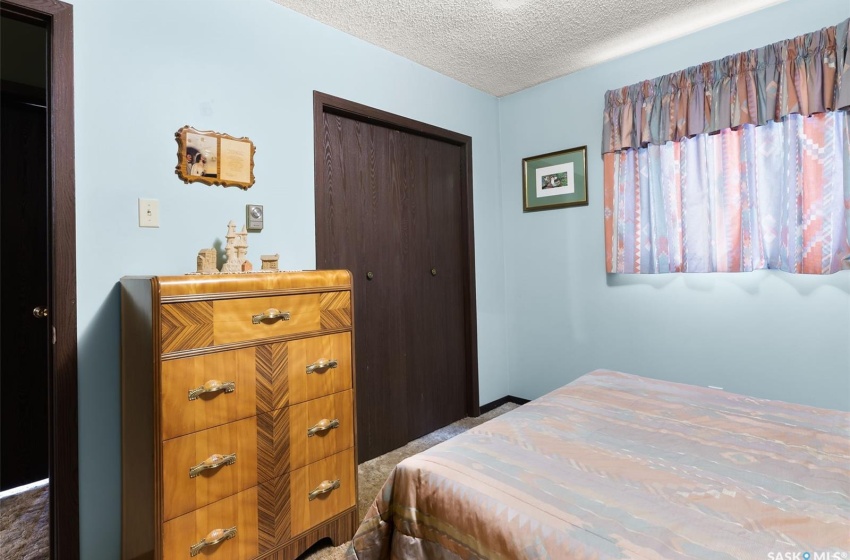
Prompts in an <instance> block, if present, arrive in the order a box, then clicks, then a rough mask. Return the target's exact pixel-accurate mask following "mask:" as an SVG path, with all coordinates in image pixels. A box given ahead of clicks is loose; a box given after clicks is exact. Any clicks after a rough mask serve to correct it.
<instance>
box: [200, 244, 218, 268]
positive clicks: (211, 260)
mask: <svg viewBox="0 0 850 560" xmlns="http://www.w3.org/2000/svg"><path fill="white" fill-rule="evenodd" d="M217 257H218V255H217V254H216V251H215V249H212V248H210V249H201V250H200V251H198V273H199V274H218V268H216V266H215V264H216V259H217Z"/></svg>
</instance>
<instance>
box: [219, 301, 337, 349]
mask: <svg viewBox="0 0 850 560" xmlns="http://www.w3.org/2000/svg"><path fill="white" fill-rule="evenodd" d="M320 329H321V313H320V311H319V294H300V295H294V296H275V297H253V298H242V299H224V300H219V301H214V302H213V341H214V343H215V344H227V343H229V342H242V341H245V340H260V339H263V338H272V337H275V336H285V335H291V334H299V333H307V332H315V331H318V330H320Z"/></svg>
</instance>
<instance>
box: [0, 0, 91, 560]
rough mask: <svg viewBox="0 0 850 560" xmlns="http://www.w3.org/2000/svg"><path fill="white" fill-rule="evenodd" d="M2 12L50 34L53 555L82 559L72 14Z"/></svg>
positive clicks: (2, 5)
mask: <svg viewBox="0 0 850 560" xmlns="http://www.w3.org/2000/svg"><path fill="white" fill-rule="evenodd" d="M0 9H2V11H3V13H5V14H14V15H15V16H16V17H19V18H29V19H30V20H33V21H36V22H38V23H39V24H41V25H44V26H45V27H46V28H47V33H48V41H49V43H48V63H47V72H48V95H47V108H48V117H47V118H48V146H49V155H48V188H49V189H50V195H49V200H50V209H49V212H50V213H49V217H48V227H49V228H50V231H49V239H50V247H51V255H50V291H51V293H50V296H49V301H48V302H47V307H48V309H49V310H50V314H49V315H48V319H49V321H50V325H51V327H52V329H53V336H54V342H53V348H52V356H51V360H50V364H51V372H50V373H51V375H50V379H49V381H48V384H49V387H50V389H49V396H48V399H49V403H48V406H49V409H48V410H49V415H50V417H49V427H50V431H49V435H48V438H49V440H50V442H49V445H50V451H49V461H48V463H49V466H48V473H49V476H50V483H49V488H50V557H51V558H53V559H54V560H60V559H61V560H65V559H68V560H74V559H78V558H79V557H80V523H79V470H78V469H79V465H78V451H77V442H78V434H77V265H76V262H77V256H76V253H77V251H76V218H75V183H74V39H73V28H74V24H73V8H72V7H71V5H70V4H66V3H65V2H60V1H58V0H2V1H0Z"/></svg>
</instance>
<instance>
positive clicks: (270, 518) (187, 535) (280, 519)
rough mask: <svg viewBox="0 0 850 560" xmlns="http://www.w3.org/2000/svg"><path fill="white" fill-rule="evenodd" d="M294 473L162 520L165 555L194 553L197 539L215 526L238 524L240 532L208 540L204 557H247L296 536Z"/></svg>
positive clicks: (177, 558) (177, 557)
mask: <svg viewBox="0 0 850 560" xmlns="http://www.w3.org/2000/svg"><path fill="white" fill-rule="evenodd" d="M289 493H290V487H289V475H284V476H281V477H278V478H276V479H273V480H271V481H269V482H266V483H263V484H259V485H257V486H254V487H253V488H249V489H248V490H245V491H243V492H240V493H238V494H235V495H233V496H230V497H228V498H224V499H223V500H219V501H217V502H213V503H212V504H210V505H208V506H206V507H202V508H199V509H197V510H195V511H192V512H190V513H187V514H185V515H181V516H180V517H175V518H174V519H171V520H169V521H166V522H165V523H164V524H163V525H162V544H163V546H162V548H163V555H162V558H163V560H185V559H188V558H190V557H191V556H190V551H191V548H192V547H193V546H194V545H197V544H199V543H200V542H201V540H202V539H205V540H207V541H209V540H215V539H216V538H218V536H219V535H220V534H221V533H218V534H214V535H213V536H212V537H211V538H209V539H206V537H207V536H208V535H210V533H211V532H212V531H215V530H217V529H220V530H222V531H226V530H228V529H230V528H233V527H235V528H236V535H235V536H234V537H233V538H231V539H225V540H222V541H221V542H220V543H219V544H216V545H209V546H204V547H203V548H202V549H201V550H200V551H199V553H198V555H197V557H198V558H210V559H214V560H246V559H248V558H254V557H255V556H257V555H258V554H265V553H266V552H269V551H271V550H273V549H274V548H275V547H277V546H280V545H281V544H283V543H285V542H286V541H287V540H289V538H290V535H291V533H290V509H289Z"/></svg>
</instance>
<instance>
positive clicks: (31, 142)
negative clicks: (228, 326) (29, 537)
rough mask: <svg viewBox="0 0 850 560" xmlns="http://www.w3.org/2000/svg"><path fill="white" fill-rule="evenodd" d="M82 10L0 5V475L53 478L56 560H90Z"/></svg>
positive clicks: (28, 3) (22, 1)
mask: <svg viewBox="0 0 850 560" xmlns="http://www.w3.org/2000/svg"><path fill="white" fill-rule="evenodd" d="M72 11H73V10H72V8H71V6H70V5H69V4H67V3H64V2H61V1H59V0H0V18H2V29H0V43H1V44H0V78H2V83H1V84H0V92H2V95H0V97H2V115H0V126H1V127H2V139H0V149H2V154H0V175H2V180H0V191H1V193H0V194H2V202H0V206H2V217H0V225H2V235H0V243H2V256H0V258H2V259H3V267H2V269H0V272H1V273H2V280H1V281H0V289H2V298H0V299H2V302H0V305H2V319H3V323H2V341H1V342H0V344H2V380H0V391H2V403H0V409H2V411H1V412H0V413H2V434H0V445H1V446H2V449H0V461H2V465H0V478H2V485H3V486H4V487H5V486H11V485H15V484H17V483H18V482H23V480H24V479H32V478H33V477H35V478H44V477H45V476H48V477H49V498H50V504H49V506H50V528H49V531H50V534H49V542H50V558H52V559H56V560H64V559H69V560H74V559H76V558H79V556H80V541H79V515H78V514H79V511H78V510H79V477H78V471H77V466H78V461H77V291H76V243H75V237H76V236H75V231H76V228H75V210H74V192H75V190H74V105H73V99H74V87H73V85H74V73H73V52H74V51H73V16H72ZM36 307H38V308H41V309H40V312H39V313H35V314H34V313H33V310H34V309H35V308H36ZM45 308H46V314H45V313H44V309H45ZM37 315H40V316H37ZM13 401H17V402H13ZM10 412H11V414H9V413H10ZM14 432H18V433H14ZM25 433H29V434H30V435H31V438H32V439H31V441H23V440H22V439H21V438H20V436H21V435H22V434H25ZM16 438H17V440H16ZM12 446H14V447H17V448H16V449H12V450H10V447H12ZM30 453H31V454H32V455H31V457H27V458H24V457H23V455H24V454H27V455H29V454H30ZM45 460H46V463H45ZM18 462H20V463H21V464H15V463H18ZM23 463H27V465H26V466H25V468H21V467H22V466H24V465H23ZM23 471H28V472H26V473H24V472H23ZM39 530H41V527H39ZM30 542H31V543H32V542H33V541H30ZM0 556H3V554H2V553H0Z"/></svg>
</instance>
